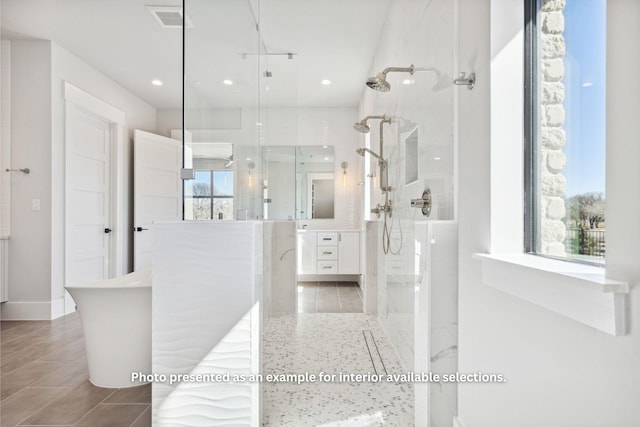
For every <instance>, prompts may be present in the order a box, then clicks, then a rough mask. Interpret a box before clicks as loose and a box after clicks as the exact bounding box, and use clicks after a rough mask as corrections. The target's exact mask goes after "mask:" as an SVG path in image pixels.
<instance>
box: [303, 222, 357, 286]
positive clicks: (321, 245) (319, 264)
mask: <svg viewBox="0 0 640 427" xmlns="http://www.w3.org/2000/svg"><path fill="white" fill-rule="evenodd" d="M297 270H298V274H320V275H322V274H327V275H328V274H360V232H359V231H333V230H331V231H315V230H301V231H299V232H298V268H297Z"/></svg>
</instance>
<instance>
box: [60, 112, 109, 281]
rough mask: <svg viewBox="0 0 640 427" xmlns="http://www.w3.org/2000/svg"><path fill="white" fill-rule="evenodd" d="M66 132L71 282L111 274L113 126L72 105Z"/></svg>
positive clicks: (68, 277) (68, 272) (91, 279)
mask: <svg viewBox="0 0 640 427" xmlns="http://www.w3.org/2000/svg"><path fill="white" fill-rule="evenodd" d="M66 124H67V131H66V138H67V139H66V152H67V157H66V162H67V163H66V177H67V178H66V179H67V184H66V191H67V195H66V202H67V205H66V217H67V233H66V235H67V240H66V246H67V247H66V252H67V257H68V259H67V272H66V282H67V284H76V283H84V282H92V281H98V280H104V279H106V278H109V277H110V276H111V271H110V267H111V266H110V255H111V246H110V243H111V242H110V241H111V228H112V224H111V215H110V198H111V193H110V177H111V175H110V170H111V169H110V161H111V152H112V150H111V143H112V135H111V126H110V123H109V122H107V121H105V120H103V119H101V118H98V117H97V116H95V115H94V114H92V113H90V112H89V111H87V110H85V109H83V108H81V107H78V106H75V105H73V104H70V105H69V106H68V108H67V122H66Z"/></svg>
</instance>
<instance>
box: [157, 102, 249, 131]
mask: <svg viewBox="0 0 640 427" xmlns="http://www.w3.org/2000/svg"><path fill="white" fill-rule="evenodd" d="M185 116H186V125H187V126H186V128H187V130H189V129H240V128H241V127H242V123H241V122H242V110H241V109H240V108H230V109H207V110H199V109H198V110H196V109H193V110H187V112H186V114H185ZM171 129H182V110H158V127H157V131H158V133H159V134H160V135H164V136H168V137H171Z"/></svg>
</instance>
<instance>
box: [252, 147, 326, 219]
mask: <svg viewBox="0 0 640 427" xmlns="http://www.w3.org/2000/svg"><path fill="white" fill-rule="evenodd" d="M262 158H263V162H264V171H265V181H264V208H263V211H264V215H265V218H266V219H315V218H317V219H320V218H333V217H334V187H335V184H334V182H335V181H334V173H333V170H334V154H333V147H329V146H319V147H300V146H298V147H264V148H263V153H262Z"/></svg>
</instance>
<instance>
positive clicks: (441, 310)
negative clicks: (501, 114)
mask: <svg viewBox="0 0 640 427" xmlns="http://www.w3.org/2000/svg"><path fill="white" fill-rule="evenodd" d="M454 19H455V16H454V5H453V2H450V1H448V0H431V1H427V2H424V1H418V0H393V1H392V2H391V4H390V7H389V11H388V18H387V21H386V23H385V27H384V29H383V31H382V34H381V38H380V45H379V48H378V50H377V52H376V55H375V58H374V62H373V66H372V69H371V70H370V74H371V75H375V74H377V73H379V72H381V71H382V70H383V69H385V68H387V67H408V66H409V65H412V64H413V65H414V66H415V67H433V68H434V69H436V70H437V72H430V71H429V72H415V73H414V74H413V75H410V74H409V73H389V74H388V75H387V80H388V82H389V83H390V84H391V90H390V91H389V92H386V93H382V92H376V91H373V90H369V89H366V90H365V91H364V93H363V98H362V102H361V105H360V115H361V117H365V116H367V115H381V114H385V115H387V116H390V117H391V118H392V123H390V124H386V125H385V126H384V130H383V139H384V144H383V145H384V157H385V158H386V159H387V161H388V164H389V176H388V182H389V185H390V186H391V187H392V191H391V192H390V195H389V198H390V200H391V202H392V205H393V211H392V215H391V217H390V218H387V230H388V236H389V242H390V245H389V246H390V250H389V253H388V254H384V253H383V251H382V243H381V242H382V238H383V235H384V234H385V233H384V232H383V230H384V224H383V219H382V218H380V219H376V217H375V216H374V215H372V218H371V220H372V222H371V224H369V223H367V224H366V225H365V230H366V231H367V233H366V239H367V240H368V241H367V245H372V246H373V245H374V244H373V243H371V242H370V241H369V240H373V239H375V246H376V248H375V250H376V252H377V256H373V255H372V256H369V254H367V256H368V258H367V270H366V271H367V274H366V276H365V279H366V278H371V279H373V277H376V278H377V281H376V288H375V289H376V299H377V313H378V318H379V319H380V321H381V323H382V325H383V327H384V329H385V331H386V333H387V334H388V336H389V337H390V340H391V342H392V344H393V346H394V348H395V350H396V351H397V352H398V354H399V356H400V359H401V360H402V363H403V364H404V366H405V368H407V369H409V370H412V369H416V370H417V369H419V370H425V369H427V370H429V369H431V368H434V369H442V370H449V369H453V370H454V372H455V364H456V363H457V362H456V361H457V353H456V351H455V345H456V343H457V337H456V334H455V330H456V328H457V325H456V324H455V322H456V321H457V320H455V319H457V305H456V302H455V301H453V300H452V299H451V298H453V295H452V294H450V293H448V292H453V291H454V290H456V292H457V279H456V278H455V277H454V275H452V274H453V273H452V271H453V272H455V269H454V270H451V269H450V267H451V266H452V265H454V264H455V263H456V262H455V253H453V254H451V255H447V257H449V258H446V259H447V262H446V263H444V265H443V266H440V265H439V264H437V263H434V260H433V259H431V257H433V256H440V254H441V253H445V252H446V253H447V254H449V249H451V245H455V244H456V241H457V235H456V234H455V233H454V232H453V230H454V229H455V228H456V227H455V224H452V225H451V227H452V230H449V229H448V228H447V229H446V231H443V229H438V231H437V233H438V238H437V240H438V241H439V242H440V244H439V245H438V248H446V250H445V249H442V252H441V251H440V249H438V250H437V251H436V250H433V251H431V249H428V250H427V248H430V246H429V245H430V244H429V245H427V242H430V239H429V238H428V236H429V233H433V232H434V231H433V230H431V229H429V228H428V227H427V226H426V225H425V222H424V221H425V220H427V222H433V221H436V222H438V221H455V219H456V215H455V204H454V203H455V188H454V185H455V164H456V162H455V153H456V150H455V137H454V88H453V84H452V82H453V75H454V68H453V65H454V40H455V37H454V27H455V25H454ZM370 124H371V125H372V126H371V132H370V134H369V139H368V141H369V145H370V148H371V149H372V150H373V151H376V152H378V151H379V149H380V148H379V141H380V132H379V126H378V122H376V121H372V122H371V123H370ZM411 136H417V176H413V177H412V176H411V174H408V173H407V172H408V171H409V170H410V164H411V162H415V160H416V155H415V154H413V153H412V152H411V151H410V150H408V149H407V140H409V139H411ZM366 141H367V139H365V138H363V139H362V140H361V145H364V144H365V143H366ZM374 166H375V164H374V163H372V170H374ZM414 166H415V163H414ZM376 173H377V175H378V176H377V177H376V178H374V179H367V178H365V182H366V188H365V191H367V192H368V194H370V199H371V206H364V208H363V209H364V210H365V212H366V211H367V210H368V209H370V208H371V207H374V206H375V205H376V204H377V203H381V204H382V203H384V195H383V193H382V192H381V191H380V190H379V189H378V187H377V183H376V180H377V179H380V177H379V174H380V172H379V171H376ZM425 189H429V190H431V193H432V200H433V206H432V211H431V215H430V216H429V218H428V219H427V218H426V217H424V216H423V215H422V213H421V211H420V210H419V209H416V208H412V207H411V206H410V202H411V199H414V198H419V197H420V196H421V194H422V192H423V190H425ZM447 227H448V226H447ZM374 236H375V237H374ZM445 242H446V244H445ZM370 250H371V248H368V249H367V251H368V252H369V251H370ZM451 257H453V258H451ZM369 259H375V260H376V267H375V270H374V269H373V267H372V268H371V269H370V268H369V264H370V262H369ZM441 268H442V270H441ZM421 272H422V273H421ZM423 280H427V281H426V282H425V283H426V284H425V283H423V282H422V281H423ZM421 286H428V287H429V292H431V293H430V294H429V295H430V297H429V299H426V300H422V299H421V298H423V297H422V294H420V292H419V291H418V292H417V290H418V289H421ZM456 295H457V294H456ZM425 304H426V305H425ZM436 307H438V308H437V309H436ZM432 328H435V329H433V330H432ZM432 352H434V353H433V354H432ZM432 358H433V363H432V362H431V359H432ZM452 396H455V393H454V392H452V391H451V390H450V389H447V388H441V387H440V386H439V385H436V386H432V387H431V388H430V389H422V390H421V389H420V388H419V387H418V388H417V389H416V408H427V405H426V404H425V403H429V404H430V409H429V410H428V411H427V412H423V413H422V414H420V413H416V425H427V422H429V421H428V420H430V422H431V423H432V424H431V425H448V424H450V423H451V416H449V413H455V405H456V403H455V397H452ZM452 408H453V409H452ZM452 411H453V412H452ZM447 417H449V418H448V423H445V424H440V423H442V422H444V421H443V420H444V419H446V418H447Z"/></svg>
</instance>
